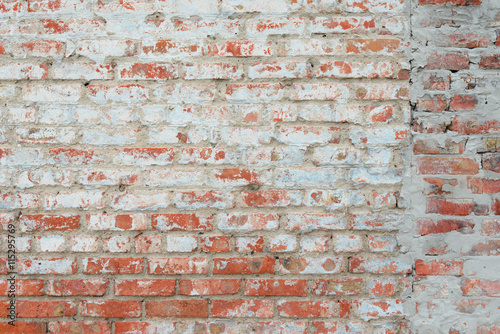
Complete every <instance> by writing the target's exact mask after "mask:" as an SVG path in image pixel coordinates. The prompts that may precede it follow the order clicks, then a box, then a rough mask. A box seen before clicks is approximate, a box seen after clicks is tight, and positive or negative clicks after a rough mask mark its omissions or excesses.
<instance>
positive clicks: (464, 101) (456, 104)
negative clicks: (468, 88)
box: [450, 95, 478, 111]
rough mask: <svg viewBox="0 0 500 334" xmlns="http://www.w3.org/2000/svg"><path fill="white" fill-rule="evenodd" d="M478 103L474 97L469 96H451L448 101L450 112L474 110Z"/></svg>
mask: <svg viewBox="0 0 500 334" xmlns="http://www.w3.org/2000/svg"><path fill="white" fill-rule="evenodd" d="M477 103H478V101H477V98H476V97H475V96H471V95H453V97H452V98H451V100H450V110H451V111H457V110H474V109H475V108H476V105H477Z"/></svg>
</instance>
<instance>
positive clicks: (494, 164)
mask: <svg viewBox="0 0 500 334" xmlns="http://www.w3.org/2000/svg"><path fill="white" fill-rule="evenodd" d="M481 164H482V167H483V169H484V170H490V171H493V172H495V173H500V154H485V155H483V156H482V157H481Z"/></svg>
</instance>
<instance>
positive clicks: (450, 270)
mask: <svg viewBox="0 0 500 334" xmlns="http://www.w3.org/2000/svg"><path fill="white" fill-rule="evenodd" d="M462 265H463V261H461V260H433V261H429V262H424V261H423V260H417V261H415V271H416V273H417V275H433V276H434V275H438V276H443V275H445V276H461V275H462Z"/></svg>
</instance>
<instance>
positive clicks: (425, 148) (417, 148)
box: [413, 139, 466, 154]
mask: <svg viewBox="0 0 500 334" xmlns="http://www.w3.org/2000/svg"><path fill="white" fill-rule="evenodd" d="M465 143H466V141H465V140H464V141H460V142H455V141H453V140H446V142H445V144H444V147H443V145H442V144H440V143H439V142H438V141H436V140H433V139H427V140H415V142H414V143H413V153H414V154H462V153H463V152H464V150H465Z"/></svg>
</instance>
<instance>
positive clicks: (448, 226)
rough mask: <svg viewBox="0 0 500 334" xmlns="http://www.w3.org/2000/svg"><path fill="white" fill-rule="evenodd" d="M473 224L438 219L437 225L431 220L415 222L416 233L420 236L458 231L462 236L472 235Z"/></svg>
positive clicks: (464, 221) (465, 221)
mask: <svg viewBox="0 0 500 334" xmlns="http://www.w3.org/2000/svg"><path fill="white" fill-rule="evenodd" d="M473 229H474V223H473V222H472V221H470V220H459V219H438V221H437V223H436V224H434V221H432V220H431V219H418V220H417V233H418V234H420V235H428V234H436V233H448V232H452V231H458V232H460V233H462V234H472V233H474V231H473Z"/></svg>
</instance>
